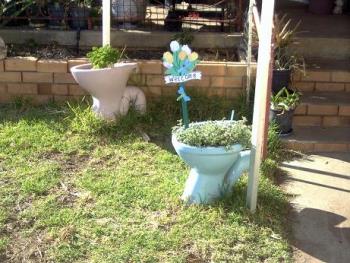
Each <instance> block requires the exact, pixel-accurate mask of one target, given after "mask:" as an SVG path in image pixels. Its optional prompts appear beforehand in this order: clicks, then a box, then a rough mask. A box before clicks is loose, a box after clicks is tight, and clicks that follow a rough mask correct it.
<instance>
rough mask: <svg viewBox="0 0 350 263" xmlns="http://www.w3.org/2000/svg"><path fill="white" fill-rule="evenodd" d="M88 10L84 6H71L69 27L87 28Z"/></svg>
mask: <svg viewBox="0 0 350 263" xmlns="http://www.w3.org/2000/svg"><path fill="white" fill-rule="evenodd" d="M88 17H89V10H88V9H87V8H85V7H72V8H71V9H70V10H69V18H70V23H69V25H70V27H71V28H72V29H75V30H76V29H80V30H84V29H88Z"/></svg>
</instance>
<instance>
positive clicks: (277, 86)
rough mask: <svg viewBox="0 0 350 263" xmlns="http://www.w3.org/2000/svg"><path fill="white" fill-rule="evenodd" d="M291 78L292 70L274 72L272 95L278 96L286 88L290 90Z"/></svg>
mask: <svg viewBox="0 0 350 263" xmlns="http://www.w3.org/2000/svg"><path fill="white" fill-rule="evenodd" d="M290 78H291V70H290V69H288V70H287V69H283V70H276V69H274V70H273V74H272V93H273V94H277V93H278V92H279V91H280V90H281V89H283V88H284V87H286V88H288V86H289V83H290Z"/></svg>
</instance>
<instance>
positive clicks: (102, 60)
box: [86, 45, 125, 69]
mask: <svg viewBox="0 0 350 263" xmlns="http://www.w3.org/2000/svg"><path fill="white" fill-rule="evenodd" d="M124 52H125V48H124V49H123V50H122V51H120V50H119V49H115V48H112V47H111V46H109V45H106V46H103V47H93V48H92V51H90V52H89V53H88V54H87V55H86V56H87V57H88V59H89V61H90V63H91V64H92V67H93V68H94V69H101V68H107V67H113V65H114V64H115V63H118V62H120V61H121V60H122V59H123V58H124Z"/></svg>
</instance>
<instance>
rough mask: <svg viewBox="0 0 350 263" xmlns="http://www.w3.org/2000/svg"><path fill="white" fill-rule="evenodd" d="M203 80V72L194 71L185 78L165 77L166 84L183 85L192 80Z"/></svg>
mask: <svg viewBox="0 0 350 263" xmlns="http://www.w3.org/2000/svg"><path fill="white" fill-rule="evenodd" d="M201 78H202V72H199V71H194V72H191V73H188V74H186V75H184V76H171V75H170V76H165V77H164V80H165V84H169V83H183V82H186V81H189V80H192V79H201Z"/></svg>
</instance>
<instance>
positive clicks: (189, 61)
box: [163, 41, 202, 129]
mask: <svg viewBox="0 0 350 263" xmlns="http://www.w3.org/2000/svg"><path fill="white" fill-rule="evenodd" d="M170 51H171V52H169V51H167V52H165V53H164V54H163V65H164V67H165V68H166V70H165V77H164V80H165V84H171V83H178V84H179V85H180V86H179V89H178V91H177V93H178V94H179V97H178V98H177V101H180V100H181V111H182V122H183V124H184V127H185V129H187V128H188V127H189V125H190V119H189V113H188V107H187V103H188V102H189V101H190V100H191V98H190V97H189V96H188V95H187V94H186V90H185V82H186V81H189V80H192V79H197V80H198V79H201V78H202V73H201V72H199V71H193V70H194V69H195V68H196V66H197V64H198V63H199V60H198V53H196V52H192V50H191V49H190V47H189V46H188V45H180V44H179V43H178V42H177V41H171V43H170Z"/></svg>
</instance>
